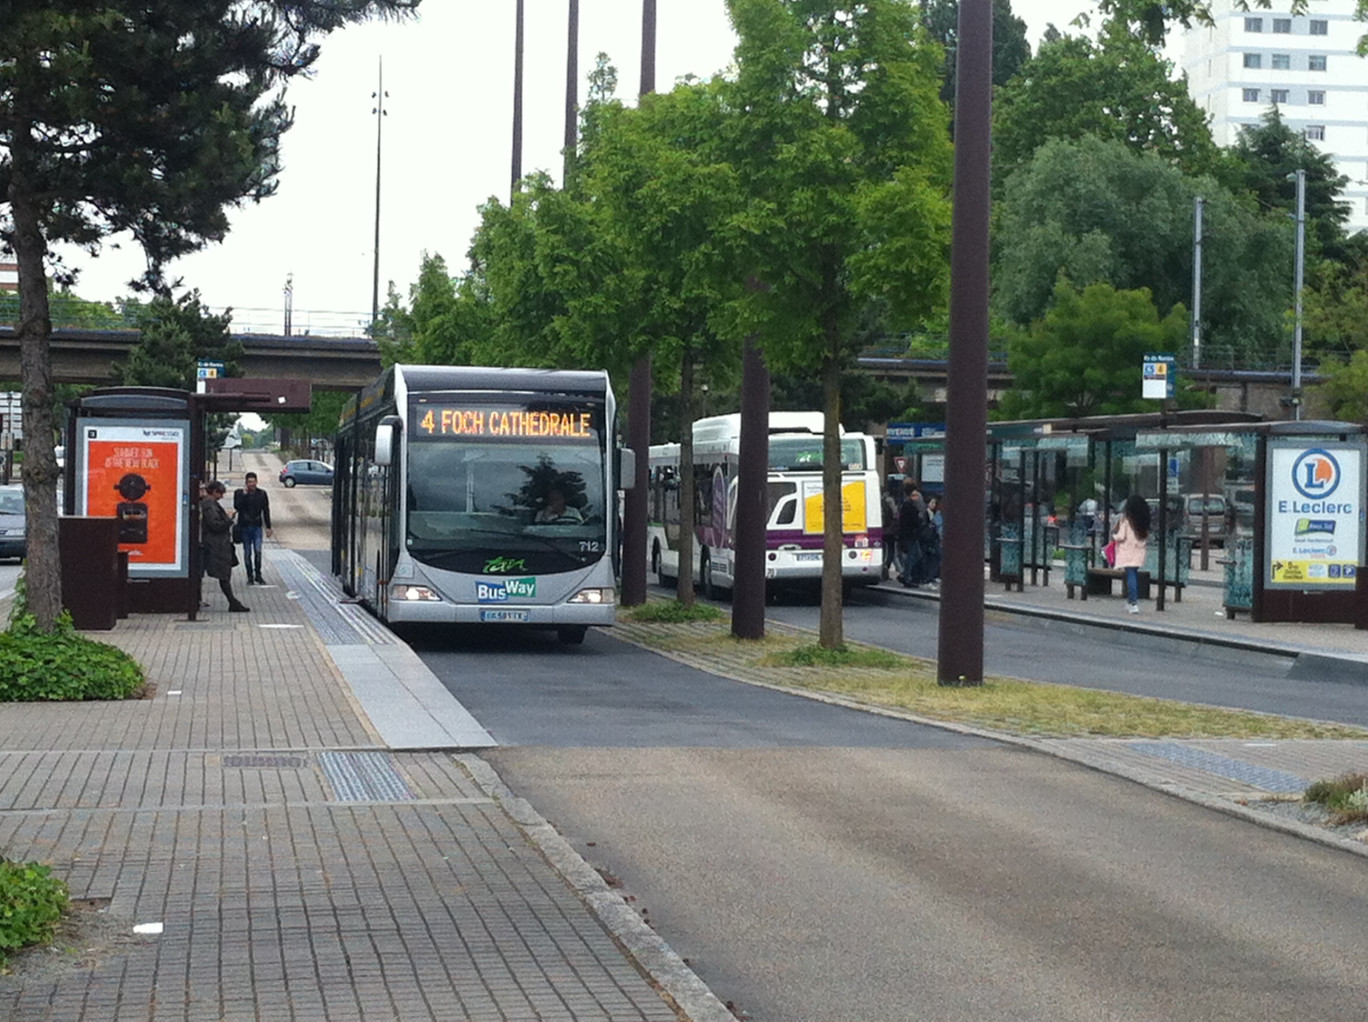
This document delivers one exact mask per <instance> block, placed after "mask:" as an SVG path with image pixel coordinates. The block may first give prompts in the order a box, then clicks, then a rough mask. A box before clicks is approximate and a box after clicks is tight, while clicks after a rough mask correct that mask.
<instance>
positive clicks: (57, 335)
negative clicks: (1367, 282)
mask: <svg viewBox="0 0 1368 1022" xmlns="http://www.w3.org/2000/svg"><path fill="white" fill-rule="evenodd" d="M233 339H234V340H236V341H238V342H240V343H241V344H242V348H243V358H242V369H243V373H244V375H246V376H251V377H275V378H279V377H293V378H302V379H309V380H311V381H313V385H314V387H316V388H318V389H322V390H354V389H356V388H358V387H363V386H365V385H366V384H367V383H369V382H370V381H371V380H373V379H375V377H376V376H378V375H379V374H380V349H379V347H378V346H377V345H376V343H375V341H374V340H372V339H371V338H369V337H314V336H308V335H305V336H291V337H285V336H283V335H277V334H234V335H233ZM137 340H138V331H136V330H79V329H72V328H67V327H61V328H58V329H55V330H53V333H52V365H53V377H54V379H55V381H56V382H58V383H88V384H95V385H101V384H108V383H110V382H111V369H112V367H113V365H114V363H115V362H119V361H122V360H123V359H125V358H127V357H128V352H129V349H130V348H131V347H132V346H133V345H134V344H136V343H137ZM859 365H860V368H861V369H863V370H864V371H865V372H867V373H869V374H870V375H871V376H874V377H876V378H878V379H884V380H888V381H890V382H895V383H900V384H904V385H913V386H915V387H916V389H917V393H918V396H919V397H920V399H921V401H922V402H923V403H925V404H933V405H934V404H943V403H944V402H945V376H946V371H945V370H946V363H945V360H944V359H939V358H898V357H879V356H865V357H862V358H860V360H859ZM1137 368H1138V367H1137ZM1182 378H1183V379H1184V380H1187V381H1191V382H1194V383H1197V384H1199V385H1201V386H1203V387H1205V388H1206V389H1208V390H1210V391H1211V392H1212V393H1214V394H1215V395H1216V403H1217V407H1218V408H1222V409H1226V410H1228V411H1241V412H1259V413H1261V414H1263V415H1265V416H1266V417H1268V418H1270V419H1281V418H1290V415H1289V414H1288V409H1287V407H1286V405H1285V403H1284V402H1285V400H1286V398H1287V396H1288V394H1289V392H1290V390H1291V380H1290V374H1289V373H1285V372H1284V373H1280V372H1268V371H1262V370H1245V369H1204V370H1197V371H1193V370H1189V369H1184V370H1182ZM18 379H19V342H18V340H17V339H16V338H15V333H14V328H13V327H8V326H0V380H15V381H17V380H18ZM1303 382H1304V383H1305V384H1306V385H1308V386H1309V385H1311V384H1313V383H1316V382H1319V377H1317V376H1316V375H1315V374H1314V373H1307V374H1304V375H1303ZM1011 385H1012V376H1011V373H1010V372H1009V371H1008V369H1007V364H1006V362H1005V361H1002V360H1001V359H993V360H991V361H990V362H989V365H988V393H989V400H990V401H991V402H994V403H995V402H996V401H997V399H998V398H999V397H1000V396H1001V394H1002V392H1003V391H1005V390H1006V389H1007V388H1008V387H1010V386H1011Z"/></svg>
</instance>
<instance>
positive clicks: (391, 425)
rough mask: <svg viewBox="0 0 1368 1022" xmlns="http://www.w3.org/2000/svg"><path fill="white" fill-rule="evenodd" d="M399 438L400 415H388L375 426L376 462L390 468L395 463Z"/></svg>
mask: <svg viewBox="0 0 1368 1022" xmlns="http://www.w3.org/2000/svg"><path fill="white" fill-rule="evenodd" d="M398 440H399V417H398V416H396V415H386V416H385V417H384V418H383V419H381V420H380V425H378V426H376V427H375V463H376V464H377V465H381V466H383V467H385V468H388V467H389V466H390V465H393V464H394V447H395V444H396V443H398Z"/></svg>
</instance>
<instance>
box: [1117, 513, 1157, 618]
mask: <svg viewBox="0 0 1368 1022" xmlns="http://www.w3.org/2000/svg"><path fill="white" fill-rule="evenodd" d="M1149 529H1150V509H1149V504H1148V503H1146V501H1145V498H1144V497H1141V496H1138V495H1137V494H1134V493H1132V494H1131V495H1130V496H1129V497H1127V498H1126V507H1125V510H1124V511H1123V512H1122V514H1121V520H1120V521H1119V522H1117V523H1116V528H1115V529H1113V530H1112V539H1113V540H1114V541H1115V542H1116V566H1117V567H1118V568H1125V569H1126V600H1127V604H1126V609H1127V610H1128V611H1130V612H1131V613H1132V614H1138V613H1140V568H1141V567H1142V566H1143V565H1144V563H1145V543H1146V541H1147V540H1148V539H1149Z"/></svg>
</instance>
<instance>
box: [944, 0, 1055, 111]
mask: <svg viewBox="0 0 1368 1022" xmlns="http://www.w3.org/2000/svg"><path fill="white" fill-rule="evenodd" d="M920 6H921V18H922V24H924V25H925V26H926V30H927V32H929V33H930V35H931V38H932V39H934V40H936V42H938V43H940V44H941V46H942V47H944V49H945V64H944V66H943V68H942V71H941V91H940V95H941V99H943V100H945V103H946V105H947V107H950V108H953V106H954V102H955V74H956V66H957V56H958V54H959V0H921V2H920ZM1030 58H1031V44H1030V43H1029V42H1027V41H1026V22H1024V21H1022V20H1021V19H1020V18H1018V17H1017V16H1016V15H1015V14H1013V13H1012V3H1011V0H993V84H994V85H1005V84H1007V82H1008V81H1010V80H1011V79H1012V77H1013V76H1014V75H1015V74H1016V73H1017V71H1019V70H1020V69H1021V65H1022V64H1024V63H1026V61H1028V60H1029V59H1030Z"/></svg>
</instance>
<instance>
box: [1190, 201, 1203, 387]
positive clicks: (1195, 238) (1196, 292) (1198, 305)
mask: <svg viewBox="0 0 1368 1022" xmlns="http://www.w3.org/2000/svg"><path fill="white" fill-rule="evenodd" d="M1204 205H1206V200H1205V199H1203V198H1202V197H1201V196H1200V195H1199V196H1197V199H1196V201H1195V202H1194V204H1193V210H1192V368H1193V369H1196V368H1198V367H1199V366H1201V364H1202V207H1203V206H1204Z"/></svg>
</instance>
